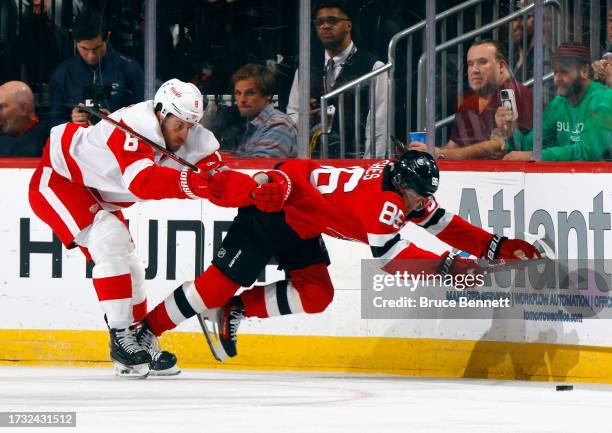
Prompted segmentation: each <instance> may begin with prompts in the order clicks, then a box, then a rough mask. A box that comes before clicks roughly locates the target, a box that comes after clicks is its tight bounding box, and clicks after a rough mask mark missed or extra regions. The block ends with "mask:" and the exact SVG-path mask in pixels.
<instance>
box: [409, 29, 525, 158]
mask: <svg viewBox="0 0 612 433" xmlns="http://www.w3.org/2000/svg"><path fill="white" fill-rule="evenodd" d="M467 73H468V81H469V84H470V88H471V89H472V90H473V91H474V93H473V94H472V95H470V96H469V97H467V98H466V99H465V100H464V101H463V103H462V104H461V106H460V107H459V109H458V110H457V113H456V114H455V122H454V124H453V128H452V130H451V136H450V139H449V141H448V143H447V144H446V146H443V147H441V148H436V149H435V155H434V156H435V157H436V158H446V159H499V158H501V157H502V156H503V155H504V153H505V151H504V143H503V141H502V140H500V139H499V138H496V136H493V137H491V133H492V132H493V130H494V129H495V112H496V110H497V109H498V107H500V106H501V105H502V103H501V99H500V90H502V89H512V90H513V91H514V95H515V100H516V106H517V111H518V113H517V114H518V118H517V119H516V122H517V126H518V128H519V129H520V130H523V131H529V130H530V129H531V126H532V119H533V96H532V94H531V91H530V90H529V89H527V88H526V87H525V86H523V85H522V84H520V83H519V82H518V81H517V80H516V79H515V78H514V77H512V74H511V72H510V70H509V68H508V61H507V60H506V57H505V54H504V46H503V45H502V44H501V43H500V42H498V41H494V40H490V39H487V40H482V41H478V42H475V43H473V44H472V46H471V47H470V49H469V50H468V52H467ZM410 148H411V149H414V150H420V151H427V147H426V145H425V144H424V143H420V142H412V143H410Z"/></svg>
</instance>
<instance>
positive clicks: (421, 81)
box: [389, 0, 563, 131]
mask: <svg viewBox="0 0 612 433" xmlns="http://www.w3.org/2000/svg"><path fill="white" fill-rule="evenodd" d="M544 6H550V7H553V8H554V9H556V12H557V15H556V17H557V21H556V26H555V31H556V38H557V41H559V40H562V39H563V36H562V35H563V28H562V19H561V17H562V15H561V4H560V3H559V2H558V1H557V0H545V1H544ZM534 8H535V4H531V5H529V6H526V7H524V8H522V9H520V10H518V11H515V12H513V13H511V14H509V15H506V16H505V17H503V18H500V19H498V20H497V21H494V22H492V23H489V24H487V25H485V26H482V27H481V28H479V29H475V30H472V31H470V32H467V33H464V34H462V35H460V36H457V37H456V38H453V39H451V40H449V41H446V42H443V43H441V44H439V45H437V46H436V49H435V51H436V53H439V52H442V51H444V50H447V49H448V48H451V47H453V46H455V45H458V44H460V43H462V42H464V41H466V40H469V39H473V38H475V37H476V36H479V35H481V34H483V33H487V32H489V31H491V30H493V29H495V28H497V27H501V26H502V25H504V24H507V23H509V22H511V21H514V20H515V19H516V18H519V17H522V16H523V15H526V14H529V13H531V12H532V11H533V9H534ZM426 58H427V56H426V55H425V53H423V54H422V55H421V57H420V58H419V62H418V77H417V110H418V111H417V129H418V130H419V131H423V130H424V129H425V121H424V116H423V114H424V111H425V82H426V79H425V73H424V70H425V62H426ZM389 106H390V107H391V103H389ZM447 119H448V117H447V118H445V119H443V121H447ZM445 124H446V123H445ZM437 125H438V122H436V127H437ZM389 130H390V131H392V129H391V128H389Z"/></svg>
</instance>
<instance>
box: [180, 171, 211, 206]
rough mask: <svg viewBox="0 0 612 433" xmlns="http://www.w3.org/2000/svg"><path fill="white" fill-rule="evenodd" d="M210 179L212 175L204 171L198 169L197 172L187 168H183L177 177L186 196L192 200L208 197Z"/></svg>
mask: <svg viewBox="0 0 612 433" xmlns="http://www.w3.org/2000/svg"><path fill="white" fill-rule="evenodd" d="M211 179H212V176H211V175H210V174H208V173H206V172H205V171H202V170H200V172H199V173H196V172H195V171H193V170H191V169H189V168H184V169H183V170H182V171H181V174H180V177H179V181H180V185H181V189H182V190H183V192H184V193H185V195H186V196H187V197H188V198H190V199H193V200H197V199H199V198H208V196H209V195H210V180H211Z"/></svg>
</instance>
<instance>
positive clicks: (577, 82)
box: [496, 43, 612, 161]
mask: <svg viewBox="0 0 612 433" xmlns="http://www.w3.org/2000/svg"><path fill="white" fill-rule="evenodd" d="M590 63H591V62H590V56H589V48H588V47H587V46H585V45H582V44H573V43H566V44H561V45H560V46H559V47H558V48H557V50H556V51H555V54H554V56H553V70H554V74H555V76H554V83H555V89H556V92H557V96H556V97H555V98H554V99H553V100H552V101H551V102H550V104H549V105H548V107H546V109H545V110H544V116H543V121H542V159H543V160H544V161H600V160H602V159H610V157H611V154H612V90H610V89H607V88H606V87H605V86H603V85H601V84H600V83H597V82H595V81H592V80H591V78H590ZM497 114H498V116H497V119H496V120H500V121H501V123H499V122H498V126H499V127H500V128H501V129H507V128H508V125H509V123H508V120H509V119H511V117H509V116H511V114H512V113H511V112H510V113H509V115H508V112H504V111H501V112H498V113H497ZM506 149H507V150H508V151H510V152H509V153H508V154H507V155H506V156H505V157H504V159H508V160H523V161H526V160H530V159H532V153H533V152H532V149H533V130H532V131H531V132H529V134H522V133H521V132H520V131H518V130H514V131H513V133H512V136H511V137H510V138H509V139H508V141H507V143H506Z"/></svg>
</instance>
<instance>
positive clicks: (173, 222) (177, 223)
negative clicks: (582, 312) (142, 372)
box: [0, 162, 612, 382]
mask: <svg viewBox="0 0 612 433" xmlns="http://www.w3.org/2000/svg"><path fill="white" fill-rule="evenodd" d="M258 164H261V162H258ZM25 165H26V166H27V164H25ZM253 166H254V165H253ZM241 167H242V168H250V167H249V164H248V162H246V163H245V162H243V163H242V164H241ZM508 167H510V170H511V171H501V169H502V168H506V170H507V168H508ZM442 168H443V173H442V176H441V185H440V190H439V192H438V194H437V198H438V201H439V203H440V204H441V205H442V206H443V207H445V208H446V209H448V210H450V211H453V212H458V213H460V214H462V215H464V216H466V217H467V218H468V219H470V221H471V222H473V223H475V224H478V225H481V226H482V227H483V228H485V229H487V230H490V231H493V230H494V229H495V228H496V229H497V230H503V233H504V234H505V235H507V236H510V237H516V236H519V235H520V233H522V232H532V233H539V234H543V233H544V232H546V234H547V235H548V236H549V238H551V239H554V241H555V242H554V243H555V246H556V248H557V250H558V251H559V252H560V253H563V254H566V255H567V256H568V257H569V258H573V257H578V256H580V257H584V255H585V254H587V256H588V257H589V258H602V257H603V258H609V257H612V246H611V245H612V237H611V236H610V227H611V223H610V222H611V218H610V210H611V209H612V196H611V192H612V191H611V187H610V185H612V173H610V169H609V168H608V167H607V166H606V165H596V164H587V165H580V164H571V165H570V164H568V165H563V164H557V165H541V164H520V165H518V164H517V165H510V166H501V165H500V164H497V165H496V164H494V163H493V164H490V163H485V162H476V163H474V162H471V163H469V164H467V163H465V164H450V163H443V164H442ZM31 174H32V169H31V168H2V169H0V191H1V194H0V207H1V208H2V211H3V212H2V215H3V216H2V218H1V219H0V244H1V245H2V246H3V248H2V249H1V250H0V251H1V253H0V254H1V255H2V257H1V263H2V267H1V269H2V272H1V273H0V344H2V347H3V350H2V355H0V360H2V361H4V362H26V363H41V362H42V363H52V364H53V363H78V362H105V361H106V360H107V359H108V353H107V338H108V337H107V333H106V332H105V330H104V329H105V328H104V323H103V321H102V317H101V316H102V314H101V312H100V309H99V306H98V304H97V301H96V298H95V293H94V290H93V287H92V285H91V281H88V280H87V279H86V275H87V273H88V272H87V267H86V264H85V261H84V259H83V257H82V256H81V254H80V252H78V251H75V250H71V251H66V250H65V249H63V248H59V247H58V245H57V242H53V240H52V235H51V232H50V230H49V229H48V228H47V227H46V226H45V225H44V224H43V223H42V222H40V221H39V220H38V219H37V218H36V217H35V216H34V215H33V214H32V212H31V210H30V209H29V205H28V203H27V185H28V181H29V178H30V176H31ZM366 205H367V204H364V206H366ZM234 215H235V210H234V209H221V208H217V207H215V206H213V205H210V204H209V203H205V202H199V201H187V200H184V201H179V200H166V201H160V202H148V203H142V204H139V205H136V206H134V207H132V208H131V209H129V210H128V211H126V217H127V218H129V220H130V228H131V231H132V234H133V237H134V239H135V241H136V245H137V251H138V254H139V256H140V258H141V259H142V260H143V261H144V262H145V266H146V267H147V288H148V294H149V306H150V308H152V306H154V305H155V304H157V303H158V302H159V301H160V300H162V299H163V298H164V297H165V296H166V295H167V294H168V293H170V291H172V290H173V289H174V288H176V287H177V286H178V285H179V284H181V283H182V282H183V281H185V280H189V279H193V277H194V275H195V274H196V273H197V272H198V271H199V270H201V268H202V267H205V266H206V265H207V264H208V263H209V262H210V260H211V258H212V254H213V252H214V251H215V250H216V248H217V246H218V245H219V243H220V242H221V240H222V237H223V233H224V232H225V231H226V230H227V228H228V227H229V224H230V222H231V220H232V218H233V216H234ZM403 234H404V236H406V237H408V238H409V239H411V240H412V241H414V242H416V243H417V244H418V245H419V246H421V247H424V248H427V249H431V250H433V251H436V252H441V251H443V250H444V249H445V248H446V247H445V245H444V244H442V243H441V242H439V241H438V240H437V239H436V238H434V237H433V236H430V235H429V234H427V233H424V232H423V231H422V230H420V229H418V228H416V227H414V226H409V227H407V228H405V229H404V233H403ZM326 243H327V247H328V249H329V252H330V256H331V258H332V265H331V267H330V272H331V275H332V279H333V282H334V286H335V288H336V292H335V298H334V301H333V303H332V305H331V306H330V307H329V308H328V310H327V311H326V312H324V313H322V314H317V315H311V316H307V315H296V316H291V317H282V318H274V319H267V320H249V321H246V322H244V323H243V324H242V325H241V328H240V338H239V351H240V355H239V357H238V358H237V359H236V360H233V361H230V362H228V363H227V364H224V365H222V367H229V368H248V369H252V368H257V369H276V370H278V369H280V370H283V369H291V370H294V369H295V370H302V369H306V370H332V371H367V372H386V373H396V374H407V375H420V376H437V377H482V378H506V379H512V378H519V379H535V380H569V381H595V382H612V334H611V333H610V331H609V330H610V329H611V327H610V325H611V323H610V321H609V320H608V319H600V318H592V319H589V320H584V321H583V322H581V323H576V322H566V321H563V320H560V321H555V322H541V321H517V320H513V321H508V320H505V319H502V318H500V317H498V316H496V314H495V312H494V311H492V312H491V316H490V317H489V318H482V319H469V320H465V319H464V320H458V319H442V318H437V319H414V318H412V319H411V318H406V319H394V320H393V319H384V320H383V319H363V318H362V312H361V281H360V261H361V259H367V258H369V257H370V252H369V248H368V247H367V246H365V245H361V244H357V243H353V242H347V241H341V240H336V239H330V238H326ZM197 245H201V246H202V247H197ZM608 272H612V269H608ZM282 276H283V274H282V273H281V272H279V271H278V270H276V267H275V266H274V265H269V266H268V267H267V268H266V273H265V280H266V281H269V282H272V281H275V280H277V279H280V278H282ZM165 344H166V345H167V346H168V347H169V348H170V349H172V350H175V351H176V352H177V354H178V355H179V358H180V360H181V364H182V365H183V366H198V367H217V366H220V365H219V364H216V363H215V362H214V360H213V359H212V357H211V356H210V355H209V353H208V350H207V348H206V347H205V342H204V339H203V337H202V336H201V333H200V332H199V329H198V325H197V323H196V321H195V320H191V321H188V322H186V323H183V324H182V325H181V326H179V327H178V328H177V330H176V331H174V332H171V333H169V334H168V335H167V337H166V338H165Z"/></svg>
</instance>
